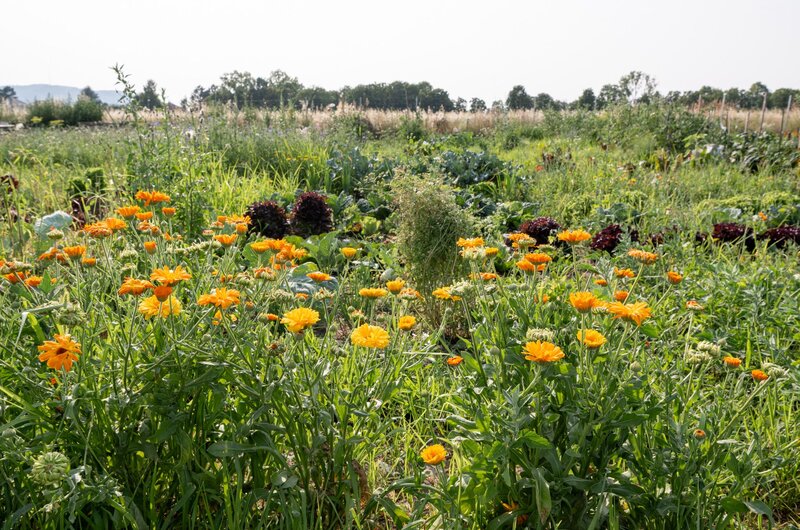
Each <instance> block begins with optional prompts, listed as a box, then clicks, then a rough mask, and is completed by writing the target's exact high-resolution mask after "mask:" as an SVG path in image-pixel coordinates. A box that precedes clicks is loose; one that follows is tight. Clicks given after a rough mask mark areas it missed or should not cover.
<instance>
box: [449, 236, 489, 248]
mask: <svg viewBox="0 0 800 530" xmlns="http://www.w3.org/2000/svg"><path fill="white" fill-rule="evenodd" d="M483 244H484V243H483V238H482V237H473V238H470V239H464V238H463V237H460V238H458V241H457V242H456V245H458V246H459V247H461V248H477V247H482V246H483Z"/></svg>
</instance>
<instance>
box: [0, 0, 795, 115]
mask: <svg viewBox="0 0 800 530" xmlns="http://www.w3.org/2000/svg"><path fill="white" fill-rule="evenodd" d="M3 13H4V15H5V16H6V17H7V19H8V20H13V21H15V24H12V25H9V27H7V28H4V29H5V32H4V33H5V34H4V40H5V41H6V42H7V43H17V44H16V45H14V46H13V48H14V49H15V50H16V51H15V53H13V54H8V53H7V54H5V56H4V57H3V59H2V60H0V66H1V68H0V85H29V84H52V85H67V86H76V87H83V86H87V85H89V86H91V87H92V88H94V89H95V90H109V89H114V88H115V76H114V73H113V72H112V71H111V69H110V67H111V66H113V65H114V64H122V65H124V66H125V71H126V73H128V74H129V75H130V77H131V80H132V81H133V82H134V83H135V84H136V85H137V87H141V85H143V84H144V82H145V81H146V80H148V79H153V80H155V81H156V83H158V85H159V87H163V88H164V89H166V91H167V97H168V99H169V100H171V101H176V102H177V101H179V100H180V99H181V98H183V97H186V96H188V95H189V94H190V93H191V91H192V90H193V89H194V88H195V87H196V86H197V85H203V86H205V87H207V86H209V85H211V84H214V83H217V82H218V81H219V77H220V76H221V75H222V74H225V73H228V72H232V71H234V70H239V71H248V72H250V73H252V74H253V75H254V76H261V77H267V76H268V75H269V73H270V72H271V71H273V70H278V69H280V70H283V71H285V72H286V73H288V74H289V75H291V76H293V77H297V78H298V79H299V81H300V82H301V83H303V84H304V85H306V86H312V85H316V86H321V87H324V88H327V89H340V88H342V87H344V86H346V85H350V86H354V85H357V84H363V83H373V82H391V81H396V80H400V81H408V82H418V81H428V82H430V83H431V84H433V85H434V86H436V87H440V88H443V89H445V90H447V91H448V92H449V94H450V96H451V98H453V99H455V98H457V97H463V98H465V99H469V98H472V97H480V98H482V99H484V100H486V101H487V102H491V101H493V100H498V99H505V97H506V95H507V94H508V91H509V90H510V89H511V87H512V86H514V85H518V84H521V85H523V86H525V88H526V89H527V91H528V92H529V93H531V94H537V93H540V92H547V93H549V94H550V95H552V96H553V97H555V98H556V99H560V100H574V99H576V98H577V97H578V96H579V95H580V93H581V92H582V91H583V90H584V89H585V88H593V89H594V90H595V91H598V90H599V89H600V87H601V86H602V85H604V84H606V83H613V82H616V81H617V80H618V79H619V78H620V77H621V76H622V75H624V74H626V73H628V72H630V71H631V70H641V71H643V72H646V73H648V74H650V75H651V76H653V77H654V78H655V79H656V80H657V81H658V89H659V90H660V91H661V92H662V93H666V92H668V91H670V90H681V91H685V90H696V89H699V88H700V87H701V86H703V85H711V86H714V87H718V88H723V89H726V88H730V87H739V88H745V89H746V88H748V87H749V86H750V85H751V84H752V83H754V82H756V81H760V82H763V83H764V84H766V85H767V86H768V87H769V88H770V89H771V90H774V89H776V88H780V87H790V88H800V70H799V69H797V68H793V67H791V64H793V61H792V59H793V56H794V54H795V49H796V46H797V44H796V39H793V36H794V31H793V30H794V24H795V21H796V20H797V19H798V16H800V2H793V1H791V0H766V1H759V2H756V1H752V0H731V1H728V2H722V1H721V0H710V1H705V2H689V1H688V0H677V1H671V2H665V1H654V2H648V3H644V2H634V1H632V0H618V1H613V2H605V3H603V4H600V3H597V2H592V1H591V0H572V1H566V2H559V3H557V4H555V3H550V2H544V1H533V2H528V3H526V4H525V5H523V6H519V5H515V2H512V1H511V0H499V1H496V2H492V3H488V4H487V3H485V2H478V1H474V0H473V1H465V2H456V1H453V0H443V1H439V2H421V1H419V0H409V1H407V2H404V3H402V4H388V3H385V4H380V5H378V4H376V3H374V2H366V1H364V0H349V1H342V2H322V1H321V0H305V1H299V2H295V3H293V4H292V5H285V4H275V5H272V4H271V3H264V4H255V5H252V4H250V3H248V2H243V1H241V0H235V1H231V2H229V3H228V4H227V5H225V6H224V7H223V6H220V5H219V4H218V3H215V2H210V1H208V0H198V1H195V2H188V1H186V0H178V1H175V2H171V3H169V4H166V5H162V4H161V3H159V2H156V1H155V0H143V1H141V2H132V1H130V0H124V1H121V2H117V3H115V4H108V3H104V2H100V1H99V0H83V1H79V2H75V3H71V4H70V5H66V4H64V3H62V2H55V1H54V0H42V1H32V2H28V3H25V4H15V5H6V6H4V7H3ZM42 13H45V14H46V17H45V16H44V15H42ZM34 26H35V29H36V36H35V37H34V38H33V39H32V38H31V31H32V28H33V27H34Z"/></svg>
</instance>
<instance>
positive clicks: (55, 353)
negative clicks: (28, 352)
mask: <svg viewBox="0 0 800 530" xmlns="http://www.w3.org/2000/svg"><path fill="white" fill-rule="evenodd" d="M37 349H38V350H39V351H40V352H42V353H40V354H39V360H40V361H41V362H46V363H47V366H48V367H49V368H52V369H53V370H61V369H62V368H63V369H64V371H66V372H69V371H70V370H71V369H72V363H73V362H75V361H77V360H78V354H80V353H81V345H80V343H79V342H75V341H74V340H72V337H70V336H69V335H58V334H57V335H54V336H53V340H47V341H45V342H44V343H43V344H42V345H41V346H37Z"/></svg>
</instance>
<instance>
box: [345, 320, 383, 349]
mask: <svg viewBox="0 0 800 530" xmlns="http://www.w3.org/2000/svg"><path fill="white" fill-rule="evenodd" d="M350 342H352V343H353V345H354V346H362V347H364V348H377V349H383V348H385V347H386V346H388V345H389V333H388V332H387V331H386V330H385V329H383V328H381V327H378V326H371V325H369V324H362V325H361V326H358V327H357V328H356V329H354V330H353V332H352V333H351V334H350Z"/></svg>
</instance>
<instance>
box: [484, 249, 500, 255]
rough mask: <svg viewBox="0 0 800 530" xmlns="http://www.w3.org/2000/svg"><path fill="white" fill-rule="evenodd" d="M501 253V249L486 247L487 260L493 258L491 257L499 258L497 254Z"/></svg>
mask: <svg viewBox="0 0 800 530" xmlns="http://www.w3.org/2000/svg"><path fill="white" fill-rule="evenodd" d="M499 252H500V249H499V248H497V247H486V257H487V258H491V257H494V256H497V254H498V253H499Z"/></svg>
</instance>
